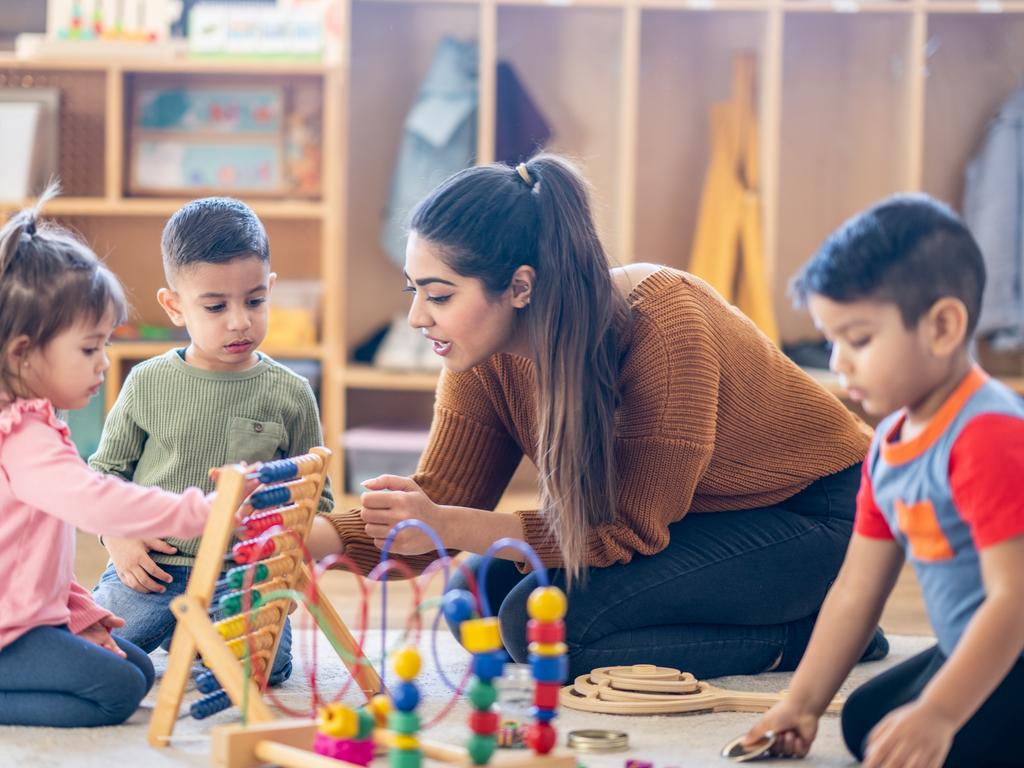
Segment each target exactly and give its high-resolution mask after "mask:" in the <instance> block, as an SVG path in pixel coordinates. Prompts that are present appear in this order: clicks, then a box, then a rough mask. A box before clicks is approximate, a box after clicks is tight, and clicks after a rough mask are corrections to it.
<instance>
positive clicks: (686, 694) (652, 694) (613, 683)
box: [560, 664, 844, 715]
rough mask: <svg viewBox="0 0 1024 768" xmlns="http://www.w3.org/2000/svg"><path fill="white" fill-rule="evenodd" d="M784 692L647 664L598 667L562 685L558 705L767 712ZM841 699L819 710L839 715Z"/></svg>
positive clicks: (636, 711) (614, 710)
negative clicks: (734, 686) (734, 687)
mask: <svg viewBox="0 0 1024 768" xmlns="http://www.w3.org/2000/svg"><path fill="white" fill-rule="evenodd" d="M783 695H784V693H751V692H747V691H730V690H727V689H725V688H718V687H716V686H713V685H711V684H709V683H706V682H704V681H702V680H697V679H696V678H695V677H694V676H693V675H691V674H690V673H689V672H680V671H679V670H678V669H672V668H671V667H657V666H655V665H653V664H634V665H632V666H623V667H598V668H597V669H594V670H592V671H591V672H590V674H589V675H580V676H579V677H577V678H576V680H575V681H574V682H573V683H572V685H567V686H565V687H564V688H562V691H561V696H560V698H561V702H562V706H564V707H569V708H570V709H580V710H583V711H585V712H599V713H602V714H609V715H667V714H674V713H681V712H767V711H768V710H769V709H770V708H771V707H772V706H774V705H775V704H776V703H778V702H779V701H780V700H781V699H782V698H783ZM843 701H844V699H843V697H840V696H837V697H836V698H834V699H833V700H832V702H831V703H830V704H829V705H828V708H827V709H826V710H825V711H826V712H828V713H830V714H839V712H840V711H841V710H842V707H843Z"/></svg>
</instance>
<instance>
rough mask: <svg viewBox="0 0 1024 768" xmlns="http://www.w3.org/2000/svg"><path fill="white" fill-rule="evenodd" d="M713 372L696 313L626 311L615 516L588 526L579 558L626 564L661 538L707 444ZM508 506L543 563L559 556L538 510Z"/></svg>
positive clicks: (716, 370) (714, 397) (680, 512)
mask: <svg viewBox="0 0 1024 768" xmlns="http://www.w3.org/2000/svg"><path fill="white" fill-rule="evenodd" d="M684 336H685V339H683V338H682V337H684ZM720 377H721V369H720V365H719V362H718V359H717V354H716V352H715V345H714V343H713V329H712V328H711V326H710V323H709V322H708V319H707V317H706V316H705V315H704V314H703V313H702V312H699V311H689V310H688V309H687V308H686V307H677V308H674V309H673V314H672V316H671V317H665V318H651V317H647V316H646V315H644V314H643V313H640V314H638V315H637V316H636V318H635V327H634V330H633V334H632V339H631V343H630V348H629V351H628V353H627V355H626V359H625V361H624V363H623V367H622V374H621V377H620V388H621V392H620V398H621V404H620V406H619V410H618V412H617V414H616V441H615V450H616V465H617V470H618V484H619V485H618V504H617V515H616V517H615V519H614V520H612V521H611V522H608V523H604V524H601V525H597V526H595V527H594V528H593V529H592V530H591V531H590V534H589V536H588V540H587V549H588V551H587V556H586V563H585V564H586V565H588V566H593V567H605V566H609V565H614V564H619V563H628V562H629V561H630V560H631V559H632V558H633V556H634V555H636V554H640V555H652V554H655V553H657V552H660V551H661V550H662V549H664V548H665V547H666V546H667V545H668V541H669V531H668V526H669V525H671V524H672V523H675V522H678V521H679V520H681V519H682V517H683V516H684V515H685V514H686V513H687V511H688V510H689V509H690V503H691V501H692V499H693V496H694V491H695V489H696V488H697V485H698V483H699V482H700V480H701V478H702V477H703V475H704V473H705V471H706V470H707V468H708V465H709V463H710V462H711V458H712V455H713V453H714V444H715V433H716V421H717V410H718V401H719V387H720V383H721V382H720ZM516 514H517V515H518V516H519V518H520V520H521V521H522V524H523V531H524V538H525V539H526V541H527V542H529V543H530V545H531V546H533V548H534V549H535V550H537V553H538V555H539V556H540V558H541V561H542V562H543V563H544V565H546V566H549V567H556V566H559V565H561V564H562V559H561V554H560V552H559V549H558V547H557V544H556V542H555V541H554V538H553V536H552V535H551V534H550V533H549V532H548V530H547V524H546V522H545V520H544V519H543V517H542V516H541V515H540V513H539V512H538V511H537V510H525V511H519V512H517V513H516Z"/></svg>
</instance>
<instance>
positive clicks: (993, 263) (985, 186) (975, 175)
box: [964, 88, 1024, 350]
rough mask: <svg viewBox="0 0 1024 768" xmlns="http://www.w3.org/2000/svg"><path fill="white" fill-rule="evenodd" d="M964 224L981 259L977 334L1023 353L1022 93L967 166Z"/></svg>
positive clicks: (999, 117) (1007, 107)
mask: <svg viewBox="0 0 1024 768" xmlns="http://www.w3.org/2000/svg"><path fill="white" fill-rule="evenodd" d="M964 221H965V223H966V224H967V226H968V227H969V228H970V230H971V232H972V233H974V237H975V239H976V240H977V241H978V245H979V246H980V247H981V253H982V255H983V256H984V258H985V270H986V271H987V273H988V275H987V280H986V284H985V297H984V300H983V303H982V307H981V316H980V318H979V320H978V335H979V336H982V337H989V338H990V342H991V344H992V346H993V347H994V348H996V349H1003V350H1012V349H1021V348H1024V88H1019V89H1018V90H1017V91H1016V92H1014V93H1013V95H1012V96H1010V98H1009V99H1007V100H1006V102H1005V103H1004V104H1003V106H1002V108H1001V109H1000V110H999V114H998V115H997V116H996V118H995V119H994V120H993V121H992V122H991V123H990V124H989V126H988V130H987V132H986V135H985V142H984V144H983V146H982V148H981V151H980V152H979V153H978V154H977V156H975V158H974V159H973V160H971V162H970V164H969V165H968V166H967V174H966V179H965V186H964Z"/></svg>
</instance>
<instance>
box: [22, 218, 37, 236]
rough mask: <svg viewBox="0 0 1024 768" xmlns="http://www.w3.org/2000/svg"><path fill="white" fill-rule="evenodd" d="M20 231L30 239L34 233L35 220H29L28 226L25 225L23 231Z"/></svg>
mask: <svg viewBox="0 0 1024 768" xmlns="http://www.w3.org/2000/svg"><path fill="white" fill-rule="evenodd" d="M22 231H23V232H24V233H25V234H26V235H28V236H29V237H32V236H33V235H34V234H35V233H36V220H35V219H29V220H28V224H26V225H25V229H24V230H22Z"/></svg>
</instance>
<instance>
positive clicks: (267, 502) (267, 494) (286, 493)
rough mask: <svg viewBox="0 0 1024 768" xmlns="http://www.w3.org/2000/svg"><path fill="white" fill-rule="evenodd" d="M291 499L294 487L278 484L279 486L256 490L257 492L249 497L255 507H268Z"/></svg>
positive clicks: (250, 502)
mask: <svg viewBox="0 0 1024 768" xmlns="http://www.w3.org/2000/svg"><path fill="white" fill-rule="evenodd" d="M291 500H292V489H291V488H287V487H281V486H278V487H277V488H265V489H263V490H262V491H256V493H254V494H253V495H252V496H250V497H249V504H251V505H252V508H253V509H267V508H268V507H276V506H278V505H279V504H285V503H287V502H289V501H291Z"/></svg>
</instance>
